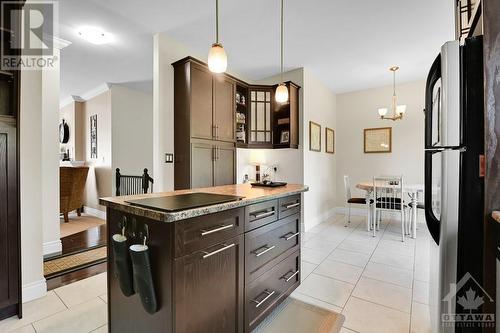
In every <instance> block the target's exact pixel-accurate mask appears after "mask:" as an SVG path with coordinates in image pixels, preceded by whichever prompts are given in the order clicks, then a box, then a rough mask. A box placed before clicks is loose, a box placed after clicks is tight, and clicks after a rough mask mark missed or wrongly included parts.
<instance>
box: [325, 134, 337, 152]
mask: <svg viewBox="0 0 500 333" xmlns="http://www.w3.org/2000/svg"><path fill="white" fill-rule="evenodd" d="M325 152H326V153H327V154H335V131H334V130H333V129H331V128H328V127H325Z"/></svg>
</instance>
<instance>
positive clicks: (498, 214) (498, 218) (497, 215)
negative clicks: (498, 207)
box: [491, 211, 500, 223]
mask: <svg viewBox="0 0 500 333" xmlns="http://www.w3.org/2000/svg"><path fill="white" fill-rule="evenodd" d="M491 216H492V217H493V220H495V221H497V222H498V223H500V212H498V211H494V212H493V213H491Z"/></svg>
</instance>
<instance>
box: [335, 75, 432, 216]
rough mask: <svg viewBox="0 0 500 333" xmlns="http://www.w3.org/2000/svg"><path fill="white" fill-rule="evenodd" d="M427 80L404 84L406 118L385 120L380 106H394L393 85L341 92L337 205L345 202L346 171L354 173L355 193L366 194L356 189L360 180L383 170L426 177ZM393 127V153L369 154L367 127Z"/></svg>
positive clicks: (416, 179) (415, 179)
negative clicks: (365, 146) (365, 147)
mask: <svg viewBox="0 0 500 333" xmlns="http://www.w3.org/2000/svg"><path fill="white" fill-rule="evenodd" d="M424 88H425V82H424V81H417V82H410V83H405V84H400V85H398V87H397V95H398V99H399V104H406V105H407V107H408V108H407V111H406V114H405V117H404V119H403V120H399V121H395V122H393V121H389V120H381V119H380V118H379V116H378V113H377V109H378V108H379V107H390V103H391V96H392V86H387V87H381V88H374V89H369V90H363V91H357V92H351V93H345V94H339V95H337V124H339V127H338V128H337V129H336V139H337V140H336V143H335V146H336V151H337V154H336V155H337V172H336V177H337V184H336V188H337V194H338V195H337V199H336V202H337V206H339V207H340V206H345V194H344V193H345V191H344V180H343V176H344V175H349V176H350V181H351V188H352V189H353V196H364V192H362V191H360V190H356V189H354V186H355V184H356V183H358V182H360V181H370V180H372V178H373V177H374V176H377V175H381V174H402V175H403V177H404V181H405V182H406V183H423V180H424V113H423V109H424ZM372 127H392V153H390V154H365V153H364V152H363V129H364V128H372Z"/></svg>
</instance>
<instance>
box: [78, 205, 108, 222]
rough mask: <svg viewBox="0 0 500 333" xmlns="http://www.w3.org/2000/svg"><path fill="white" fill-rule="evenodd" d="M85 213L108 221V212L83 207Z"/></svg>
mask: <svg viewBox="0 0 500 333" xmlns="http://www.w3.org/2000/svg"><path fill="white" fill-rule="evenodd" d="M83 211H84V212H85V213H87V214H89V215H92V216H95V217H98V218H100V219H103V220H105V219H106V212H103V211H102V210H99V209H95V208H92V207H88V206H83Z"/></svg>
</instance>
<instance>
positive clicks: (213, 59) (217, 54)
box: [208, 0, 227, 73]
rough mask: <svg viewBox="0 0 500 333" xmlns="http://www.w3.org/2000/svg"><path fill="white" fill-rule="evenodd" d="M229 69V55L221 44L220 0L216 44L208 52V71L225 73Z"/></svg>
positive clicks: (216, 4)
mask: <svg viewBox="0 0 500 333" xmlns="http://www.w3.org/2000/svg"><path fill="white" fill-rule="evenodd" d="M226 68H227V55H226V51H224V47H223V46H222V44H221V43H219V0H215V43H213V44H212V47H211V48H210V51H209V52H208V69H210V71H211V72H213V73H224V72H225V71H226Z"/></svg>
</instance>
